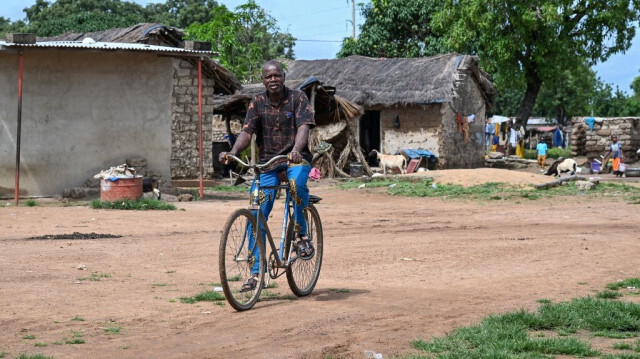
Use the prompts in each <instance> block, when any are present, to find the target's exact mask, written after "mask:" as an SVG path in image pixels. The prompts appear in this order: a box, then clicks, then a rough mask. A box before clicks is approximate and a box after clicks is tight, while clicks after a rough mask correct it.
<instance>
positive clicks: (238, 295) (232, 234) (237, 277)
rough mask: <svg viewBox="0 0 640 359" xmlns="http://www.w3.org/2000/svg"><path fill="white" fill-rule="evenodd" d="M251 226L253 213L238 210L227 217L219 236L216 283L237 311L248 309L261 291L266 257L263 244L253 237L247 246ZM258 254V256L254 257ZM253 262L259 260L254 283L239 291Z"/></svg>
mask: <svg viewBox="0 0 640 359" xmlns="http://www.w3.org/2000/svg"><path fill="white" fill-rule="evenodd" d="M255 228H256V217H255V216H254V215H253V213H251V211H249V210H248V209H244V208H242V209H238V210H236V211H235V212H233V213H232V214H231V216H230V217H229V219H227V223H225V225H224V229H223V231H222V237H221V238H220V252H219V258H218V265H219V269H220V282H221V284H222V290H223V291H224V295H225V297H226V298H227V301H228V302H229V304H231V306H232V307H233V308H234V309H236V310H238V311H243V310H248V309H251V307H253V305H254V304H255V303H256V302H257V301H258V298H259V297H260V292H261V291H262V282H263V279H264V268H265V260H266V259H265V255H264V243H263V241H262V240H255V241H253V242H254V245H253V248H252V249H250V248H249V236H250V235H251V232H254V234H253V235H254V238H255ZM258 253H259V256H256V254H258ZM258 257H259V258H258ZM256 261H259V262H260V263H259V268H260V271H259V273H258V278H260V280H259V281H258V285H256V287H255V289H254V290H251V291H246V292H242V291H241V289H242V285H243V284H244V283H246V282H247V280H249V278H250V277H251V267H252V266H253V265H254V264H255V263H256Z"/></svg>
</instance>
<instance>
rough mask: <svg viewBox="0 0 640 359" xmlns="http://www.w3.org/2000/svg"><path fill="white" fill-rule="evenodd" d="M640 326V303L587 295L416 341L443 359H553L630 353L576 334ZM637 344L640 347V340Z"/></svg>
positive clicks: (622, 331) (634, 330)
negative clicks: (601, 347) (610, 350)
mask: <svg viewBox="0 0 640 359" xmlns="http://www.w3.org/2000/svg"><path fill="white" fill-rule="evenodd" d="M639 330H640V304H637V303H632V302H620V301H616V300H611V299H601V298H594V297H586V298H579V299H573V300H571V301H569V302H562V303H557V304H552V303H546V302H545V303H543V304H542V305H541V306H540V307H539V308H538V310H537V311H536V312H534V313H531V312H525V311H524V310H520V311H517V312H512V313H507V314H504V315H492V316H489V317H488V318H485V319H484V320H482V321H481V322H480V324H477V325H474V326H470V327H463V328H458V329H455V330H454V331H453V332H452V333H451V334H449V335H447V336H445V337H442V338H433V339H431V340H421V339H418V340H414V341H413V342H411V344H412V346H413V347H414V348H416V349H419V350H422V351H424V352H427V353H430V354H431V355H430V356H429V357H432V356H434V355H435V357H438V358H550V357H553V356H556V355H563V356H572V357H585V356H602V357H603V358H605V357H607V358H623V357H627V355H628V354H627V353H620V354H615V355H613V356H607V355H602V353H601V352H599V351H598V350H596V349H593V348H591V346H590V344H589V343H588V342H584V341H581V340H579V339H577V338H575V337H573V335H574V334H575V333H577V332H578V331H581V332H584V331H587V332H591V334H592V335H598V334H600V335H601V336H602V334H604V333H618V334H621V335H631V333H633V335H634V336H635V335H637V332H638V331H639ZM539 331H555V332H556V333H557V334H558V335H559V337H556V338H544V337H540V336H537V335H535V333H537V332H539ZM608 337H611V336H609V335H608ZM617 345H618V347H617V348H616V349H625V350H626V349H631V345H629V346H627V345H622V344H617ZM636 346H637V347H638V348H639V350H640V340H639V341H637V342H636ZM630 355H640V354H635V353H633V354H630ZM631 358H633V356H631Z"/></svg>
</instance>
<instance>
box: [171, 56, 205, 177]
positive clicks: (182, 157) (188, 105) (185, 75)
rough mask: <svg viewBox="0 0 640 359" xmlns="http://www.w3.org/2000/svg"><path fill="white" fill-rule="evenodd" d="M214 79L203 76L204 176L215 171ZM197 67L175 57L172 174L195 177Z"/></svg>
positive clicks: (197, 134)
mask: <svg viewBox="0 0 640 359" xmlns="http://www.w3.org/2000/svg"><path fill="white" fill-rule="evenodd" d="M214 85H215V81H214V80H213V79H211V78H208V77H206V76H204V75H203V76H202V151H203V162H204V164H203V178H211V176H212V175H213V163H212V152H211V124H212V121H213V92H214ZM198 117H199V115H198V68H197V65H195V64H192V63H191V62H189V61H187V60H183V59H176V60H174V61H173V92H172V94H171V149H172V151H171V178H173V179H186V178H190V179H195V178H198V174H199V163H198V161H199V156H200V154H199V143H198V138H199V132H198V120H199V119H198Z"/></svg>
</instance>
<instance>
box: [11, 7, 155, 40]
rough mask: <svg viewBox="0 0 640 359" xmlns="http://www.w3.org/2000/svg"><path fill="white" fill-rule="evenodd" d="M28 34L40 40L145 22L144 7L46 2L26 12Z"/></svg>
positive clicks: (26, 9) (27, 9)
mask: <svg viewBox="0 0 640 359" xmlns="http://www.w3.org/2000/svg"><path fill="white" fill-rule="evenodd" d="M24 12H25V13H26V19H27V22H28V30H29V31H30V32H33V33H35V34H36V35H38V36H55V35H59V34H62V33H64V32H67V31H74V32H91V31H102V30H107V29H111V28H118V27H127V26H132V25H135V24H137V23H140V22H144V14H143V8H142V6H140V5H138V4H135V3H131V2H127V1H120V0H57V1H56V2H54V3H53V4H49V3H48V2H47V1H45V0H37V1H36V3H35V4H34V5H33V6H31V7H28V8H25V9H24Z"/></svg>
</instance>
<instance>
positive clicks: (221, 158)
mask: <svg viewBox="0 0 640 359" xmlns="http://www.w3.org/2000/svg"><path fill="white" fill-rule="evenodd" d="M227 155H233V156H235V155H236V154H235V153H233V152H220V155H219V156H218V161H220V163H222V164H224V165H228V164H229V163H231V159H230V158H227Z"/></svg>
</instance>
